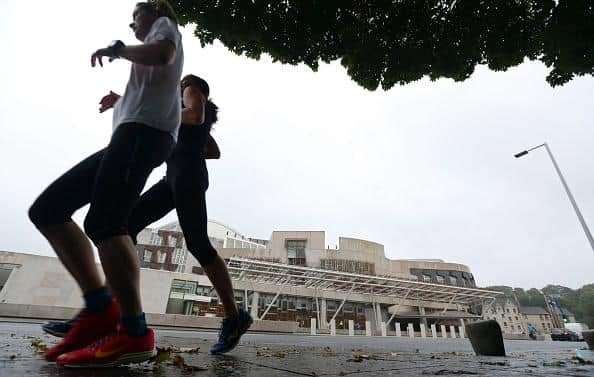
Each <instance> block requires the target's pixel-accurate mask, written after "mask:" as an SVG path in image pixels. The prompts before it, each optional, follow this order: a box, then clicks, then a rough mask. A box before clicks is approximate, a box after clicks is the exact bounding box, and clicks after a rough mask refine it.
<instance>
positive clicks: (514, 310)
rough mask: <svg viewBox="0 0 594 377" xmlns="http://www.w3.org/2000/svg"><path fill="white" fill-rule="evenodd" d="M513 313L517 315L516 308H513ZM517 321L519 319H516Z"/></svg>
mask: <svg viewBox="0 0 594 377" xmlns="http://www.w3.org/2000/svg"><path fill="white" fill-rule="evenodd" d="M512 311H513V312H514V314H515V313H516V308H513V309H512ZM516 319H518V317H516Z"/></svg>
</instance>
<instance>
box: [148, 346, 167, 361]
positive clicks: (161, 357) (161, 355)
mask: <svg viewBox="0 0 594 377" xmlns="http://www.w3.org/2000/svg"><path fill="white" fill-rule="evenodd" d="M169 359H171V347H168V348H160V347H157V353H156V354H155V355H153V356H152V357H151V358H150V359H149V362H150V363H153V364H161V363H162V362H164V361H167V360H169Z"/></svg>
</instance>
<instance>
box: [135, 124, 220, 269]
mask: <svg viewBox="0 0 594 377" xmlns="http://www.w3.org/2000/svg"><path fill="white" fill-rule="evenodd" d="M208 131H209V129H205V128H202V127H200V126H189V125H184V124H182V125H181V127H180V133H179V139H178V143H177V145H176V147H175V149H174V150H173V153H172V154H171V157H170V158H169V159H168V160H167V175H166V176H165V178H163V179H162V180H161V181H159V182H158V183H156V184H155V185H154V186H153V187H151V188H150V189H149V190H148V191H146V192H145V193H144V194H142V196H141V197H140V200H139V201H138V203H137V205H136V206H135V207H134V211H133V213H132V216H131V217H130V235H131V236H132V238H133V239H134V241H136V239H135V237H136V235H137V234H138V233H139V232H140V231H141V230H142V229H144V228H146V227H147V226H148V225H150V224H152V223H153V222H155V221H156V220H158V219H160V218H162V217H163V216H165V215H166V214H167V213H169V212H170V211H171V210H172V209H174V208H175V209H176V211H177V217H178V220H179V224H180V226H181V228H182V231H183V233H184V238H185V240H186V245H187V248H188V250H189V251H190V253H192V255H193V256H194V257H195V258H196V259H197V260H198V262H199V263H200V264H201V265H202V266H208V265H210V264H211V263H212V262H213V261H214V259H215V258H216V256H217V250H216V249H215V248H214V247H213V246H212V244H211V243H210V240H209V238H208V232H207V224H208V217H207V214H206V190H207V189H208V171H207V169H206V162H205V160H204V153H203V151H204V140H205V137H206V135H208Z"/></svg>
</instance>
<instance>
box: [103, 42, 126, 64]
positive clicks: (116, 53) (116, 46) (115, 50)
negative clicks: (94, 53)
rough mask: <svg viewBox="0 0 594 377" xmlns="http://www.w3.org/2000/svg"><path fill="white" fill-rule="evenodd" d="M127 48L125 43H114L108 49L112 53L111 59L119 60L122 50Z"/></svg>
mask: <svg viewBox="0 0 594 377" xmlns="http://www.w3.org/2000/svg"><path fill="white" fill-rule="evenodd" d="M124 46H126V45H125V44H124V42H122V41H120V40H119V39H118V40H115V41H112V42H111V43H110V44H109V45H108V46H107V48H108V49H109V50H110V51H111V57H112V58H115V59H118V58H119V57H120V49H121V48H122V47H124Z"/></svg>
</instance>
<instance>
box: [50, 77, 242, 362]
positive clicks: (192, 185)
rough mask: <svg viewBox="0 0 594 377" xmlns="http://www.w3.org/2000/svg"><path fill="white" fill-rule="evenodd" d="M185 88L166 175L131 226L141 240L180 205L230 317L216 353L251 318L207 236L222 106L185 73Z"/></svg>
mask: <svg viewBox="0 0 594 377" xmlns="http://www.w3.org/2000/svg"><path fill="white" fill-rule="evenodd" d="M181 91H182V124H181V126H180V129H179V136H178V143H177V145H176V147H175V149H174V151H173V153H172V155H171V157H170V158H169V159H168V160H167V173H166V176H165V177H164V178H163V179H162V180H161V181H159V182H158V183H156V184H155V185H154V186H152V187H151V188H150V189H149V190H147V191H146V192H145V193H144V194H143V195H142V196H141V197H140V199H139V201H138V203H137V205H136V206H135V208H134V210H133V212H132V215H131V216H130V223H129V230H130V235H131V237H132V239H133V241H134V242H135V243H136V236H137V235H138V233H139V232H140V231H141V230H142V229H144V228H146V227H147V226H148V225H150V224H152V223H153V222H155V221H157V220H159V219H160V218H162V217H163V216H165V215H166V214H168V213H169V212H170V211H171V210H173V209H176V211H177V216H178V219H179V223H180V226H181V228H182V231H183V233H184V238H185V240H186V245H187V248H188V250H189V251H190V253H192V255H193V256H194V257H195V258H196V259H197V260H198V262H200V264H201V266H202V268H203V269H204V272H205V273H206V275H207V276H208V278H209V279H210V281H211V283H212V284H213V286H214V288H215V290H216V292H217V294H218V296H219V298H220V300H221V302H222V304H223V308H224V310H225V318H224V319H223V323H222V327H221V332H220V335H219V340H218V342H217V343H216V344H215V345H214V346H213V347H212V348H211V352H212V353H224V352H228V351H230V350H232V349H233V348H234V347H235V346H236V345H237V343H238V342H239V339H240V338H241V336H242V335H243V334H244V333H245V332H246V331H247V329H248V328H249V326H250V325H251V323H252V318H251V316H250V315H249V313H247V312H246V311H244V310H243V309H238V308H237V304H236V302H235V296H234V292H233V286H232V284H231V278H230V276H229V273H228V271H227V267H226V265H225V261H224V260H223V259H222V258H221V257H220V256H219V255H218V253H217V251H216V249H215V248H214V247H213V246H212V244H211V243H210V240H209V238H208V234H207V223H208V217H207V212H206V190H207V189H208V170H207V167H206V161H205V160H206V159H209V158H219V157H220V152H219V149H218V146H217V144H216V142H215V141H214V139H213V138H212V137H211V136H210V131H211V128H212V125H213V124H214V123H216V122H217V120H218V117H217V112H218V107H217V106H216V105H215V104H214V103H213V102H212V101H211V100H209V99H208V97H209V94H210V88H209V86H208V83H207V82H206V81H205V80H203V79H202V78H200V77H197V76H194V75H187V76H185V77H184V78H183V79H182V81H181ZM118 98H119V96H118V95H117V94H115V93H113V92H110V93H109V94H108V95H107V96H105V97H104V98H103V99H102V100H101V108H100V111H101V112H103V111H106V110H107V109H109V108H111V107H112V106H113V105H114V103H115V102H117V100H118ZM69 322H70V321H69ZM69 322H50V323H48V324H45V325H44V326H43V329H44V330H45V331H46V332H48V333H50V334H53V335H56V336H60V335H62V334H63V333H64V332H66V331H67V329H68V327H69Z"/></svg>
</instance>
